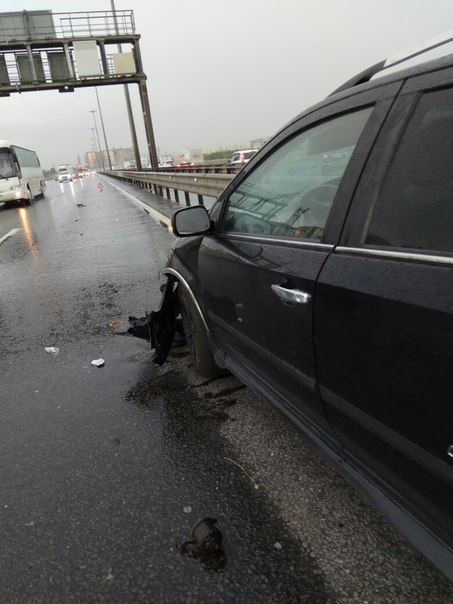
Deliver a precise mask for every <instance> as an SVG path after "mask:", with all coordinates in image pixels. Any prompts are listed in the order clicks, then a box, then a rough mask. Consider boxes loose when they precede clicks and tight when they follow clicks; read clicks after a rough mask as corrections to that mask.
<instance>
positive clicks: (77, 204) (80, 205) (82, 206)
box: [76, 203, 86, 208]
mask: <svg viewBox="0 0 453 604" xmlns="http://www.w3.org/2000/svg"><path fill="white" fill-rule="evenodd" d="M76 206H77V207H78V208H86V205H85V204H84V203H76Z"/></svg>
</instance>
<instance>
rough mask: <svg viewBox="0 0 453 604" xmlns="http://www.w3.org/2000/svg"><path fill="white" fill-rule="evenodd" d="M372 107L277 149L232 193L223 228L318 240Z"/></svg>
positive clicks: (328, 122) (237, 231)
mask: <svg viewBox="0 0 453 604" xmlns="http://www.w3.org/2000/svg"><path fill="white" fill-rule="evenodd" d="M371 111H372V109H371V108H367V109H362V110H360V111H357V112H355V113H349V114H347V115H342V116H341V117H337V118H335V119H332V120H329V121H327V122H323V123H322V124H319V125H317V126H315V127H312V128H310V129H308V130H305V131H304V132H302V133H301V134H299V135H297V136H295V137H294V138H292V139H291V140H290V141H288V142H287V143H286V144H284V145H283V146H282V147H280V148H279V149H277V151H275V152H274V153H273V154H272V155H271V156H270V157H268V158H267V159H265V160H264V161H263V162H261V163H260V164H259V165H258V167H257V168H256V169H255V170H254V171H253V172H252V173H251V174H250V176H248V177H247V178H246V179H245V180H244V181H242V183H241V184H240V185H239V187H238V188H237V189H236V190H235V191H234V192H233V193H232V194H231V196H230V198H229V203H228V208H227V213H226V218H225V225H224V230H226V231H228V232H234V233H251V234H260V235H268V236H278V237H297V238H301V237H302V238H306V239H314V240H320V239H321V238H322V235H323V231H324V226H325V224H326V221H327V217H328V215H329V211H330V208H331V206H332V202H333V200H334V197H335V194H336V191H337V189H338V186H339V184H340V180H341V178H342V176H343V173H344V171H345V170H346V167H347V165H348V162H349V159H350V158H351V155H352V152H353V151H354V148H355V146H356V144H357V141H358V139H359V137H360V134H361V132H362V130H363V128H364V126H365V124H366V122H367V119H368V117H369V116H370V114H371Z"/></svg>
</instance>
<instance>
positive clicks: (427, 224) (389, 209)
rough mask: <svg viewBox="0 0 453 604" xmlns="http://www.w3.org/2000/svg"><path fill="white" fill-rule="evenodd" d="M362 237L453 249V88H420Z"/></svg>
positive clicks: (376, 242) (399, 245) (374, 242)
mask: <svg viewBox="0 0 453 604" xmlns="http://www.w3.org/2000/svg"><path fill="white" fill-rule="evenodd" d="M368 222H369V225H368V227H367V228H366V231H365V233H364V235H363V238H362V243H365V244H369V245H379V246H383V247H397V248H412V249H414V250H427V251H431V252H432V251H439V252H453V89H451V88H450V89H446V90H438V91H435V92H429V93H426V94H424V95H423V96H422V97H421V99H420V101H419V103H418V105H417V107H416V109H415V111H414V113H413V115H412V118H411V120H410V122H409V124H408V126H407V128H406V130H405V132H404V135H403V137H402V140H401V143H400V145H399V147H398V149H397V151H396V154H395V157H394V159H393V162H392V165H391V167H390V169H389V171H388V173H387V177H386V179H385V182H384V185H383V188H382V190H381V191H380V193H379V197H378V199H377V202H376V204H375V207H374V210H373V212H372V214H371V216H370V219H369V221H368Z"/></svg>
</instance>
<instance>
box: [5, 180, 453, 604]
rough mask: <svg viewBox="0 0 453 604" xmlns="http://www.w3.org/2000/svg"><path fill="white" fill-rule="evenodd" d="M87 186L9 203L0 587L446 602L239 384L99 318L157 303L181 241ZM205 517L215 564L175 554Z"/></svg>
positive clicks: (375, 519) (56, 598)
mask: <svg viewBox="0 0 453 604" xmlns="http://www.w3.org/2000/svg"><path fill="white" fill-rule="evenodd" d="M98 182H99V178H94V177H93V178H89V179H88V180H84V181H80V182H79V181H76V182H74V183H73V184H72V185H71V184H65V185H58V184H57V183H54V182H51V183H49V186H48V192H47V195H46V198H45V199H43V200H37V201H36V202H35V203H34V204H33V205H32V206H31V207H30V208H21V209H17V208H11V209H5V208H3V209H2V208H0V240H1V239H2V237H4V236H5V235H6V234H8V233H11V236H10V237H9V238H8V239H6V240H4V241H3V242H2V243H0V275H1V281H0V328H1V337H0V354H1V356H0V385H1V405H0V418H1V421H0V459H1V466H0V481H1V482H0V484H1V490H0V543H1V549H0V601H1V602H2V603H3V602H8V603H9V602H11V603H13V602H21V603H22V602H43V603H44V602H46V603H48V602H187V603H195V602H206V603H216V602H256V601H262V602H272V603H274V602H275V603H280V602H282V603H283V602H314V603H318V602H319V603H323V602H332V603H333V602H345V603H346V602H362V603H365V602H369V603H372V602H389V603H390V602H392V603H393V602H408V603H409V602H423V603H424V602H442V603H444V602H445V603H446V602H453V588H452V587H451V586H450V585H449V584H447V582H446V581H445V580H444V579H443V578H442V577H441V576H440V575H439V574H438V573H437V572H436V571H434V570H432V569H431V567H430V565H429V564H428V563H427V562H426V561H425V560H424V559H423V558H422V557H421V556H420V555H419V554H417V553H415V552H413V551H412V550H411V549H410V548H409V547H408V546H407V544H406V543H405V542H404V541H403V540H402V539H401V538H400V537H399V536H398V535H397V533H396V532H395V531H394V530H393V529H392V528H391V527H389V526H388V525H387V524H386V523H385V522H383V521H382V520H381V518H380V517H379V516H378V515H377V514H376V513H375V512H374V511H373V510H371V509H370V508H369V507H368V506H367V504H366V503H364V501H363V500H362V499H361V498H360V497H359V496H358V495H356V494H355V492H354V491H353V490H352V489H351V488H350V487H349V486H348V485H346V484H345V483H344V481H343V480H342V479H340V478H339V477H338V476H337V475H336V474H335V473H334V472H332V471H331V470H330V469H329V468H328V467H327V466H326V465H325V464H324V463H323V462H322V461H321V460H320V459H319V457H318V456H317V455H316V454H314V453H313V452H312V451H311V449H310V448H309V447H308V446H306V445H305V443H304V442H303V441H302V439H301V438H300V437H298V436H297V434H295V433H294V432H293V431H292V430H291V429H290V428H288V427H287V426H286V424H284V423H283V422H282V421H281V420H280V419H279V418H278V417H277V416H276V415H275V414H274V413H273V412H272V411H271V410H269V409H268V408H267V406H266V405H264V404H263V403H261V402H260V401H259V400H257V399H256V398H255V397H254V396H253V395H251V394H250V393H249V392H248V391H247V390H246V389H245V388H243V387H241V384H240V383H239V382H237V380H235V378H233V377H226V378H222V379H219V380H215V381H212V382H204V381H203V379H202V378H199V377H198V376H197V375H196V374H195V373H194V372H193V371H192V369H191V363H190V358H189V357H188V354H187V350H186V349H185V347H176V348H175V349H174V351H173V354H172V356H171V359H170V360H169V362H168V363H167V364H165V365H164V366H163V367H162V368H157V367H155V366H153V365H152V364H151V363H150V350H149V345H148V344H147V343H146V342H145V341H142V340H138V339H135V338H132V337H128V336H124V335H119V334H118V331H119V330H121V329H122V328H121V327H120V328H117V329H110V328H109V327H108V325H107V324H108V323H109V322H111V321H116V320H122V321H127V317H128V316H129V315H130V314H134V315H137V316H140V315H143V314H144V311H145V310H150V309H151V308H155V307H156V306H157V303H158V301H159V299H160V293H159V280H158V277H157V273H158V270H159V268H161V267H162V266H163V264H164V262H165V258H166V256H167V253H168V250H169V248H170V246H171V244H172V240H173V238H172V236H171V235H170V234H169V233H168V232H167V231H166V230H165V229H164V228H162V226H161V224H160V223H159V222H157V221H155V220H153V219H152V218H150V217H149V216H148V215H147V214H145V213H144V212H143V211H141V210H140V209H138V208H137V207H135V206H134V205H133V204H132V203H131V202H130V200H129V198H127V197H125V196H124V195H122V194H121V193H120V192H118V191H117V190H116V189H114V188H113V187H110V185H109V184H108V182H105V183H104V191H103V192H102V193H100V192H99V191H98V190H97V183H98ZM77 204H83V205H82V206H78V205H77ZM15 229H18V230H17V231H16V230H15ZM46 346H56V347H58V348H59V354H58V355H57V356H54V355H52V354H50V353H47V352H46V351H45V350H44V347H46ZM99 357H102V358H104V359H105V367H103V368H100V369H98V368H96V367H94V366H92V365H91V361H92V360H93V359H97V358H99ZM206 516H210V517H213V518H216V519H217V520H218V526H219V527H220V529H221V530H222V532H223V534H224V544H225V552H226V558H225V559H224V560H222V559H214V560H209V559H207V560H203V559H196V558H194V557H190V556H184V555H182V554H181V553H180V552H179V551H178V548H177V546H178V545H179V544H181V543H183V542H184V541H186V540H187V539H189V537H190V530H191V527H192V525H193V524H194V523H195V522H196V521H197V520H199V519H201V518H203V517H206Z"/></svg>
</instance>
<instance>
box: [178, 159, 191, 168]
mask: <svg viewBox="0 0 453 604" xmlns="http://www.w3.org/2000/svg"><path fill="white" fill-rule="evenodd" d="M194 166H195V164H194V163H193V161H181V162H179V163H178V164H176V166H175V167H176V168H193V167H194Z"/></svg>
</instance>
